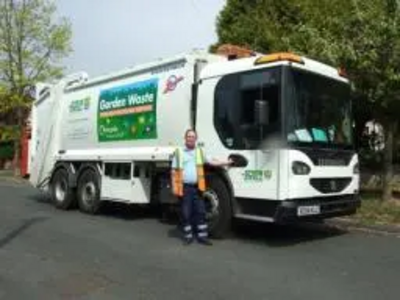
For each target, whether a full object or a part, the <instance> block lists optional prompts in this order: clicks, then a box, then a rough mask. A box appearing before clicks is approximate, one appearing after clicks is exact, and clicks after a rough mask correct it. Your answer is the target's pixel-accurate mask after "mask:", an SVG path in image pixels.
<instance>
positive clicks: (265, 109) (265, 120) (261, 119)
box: [254, 100, 269, 126]
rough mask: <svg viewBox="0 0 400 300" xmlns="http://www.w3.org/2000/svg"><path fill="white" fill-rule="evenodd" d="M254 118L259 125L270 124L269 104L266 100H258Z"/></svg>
mask: <svg viewBox="0 0 400 300" xmlns="http://www.w3.org/2000/svg"><path fill="white" fill-rule="evenodd" d="M254 119H255V122H256V124H257V125H261V126H265V125H268V124H269V105H268V102H267V101H265V100H256V103H255V106H254Z"/></svg>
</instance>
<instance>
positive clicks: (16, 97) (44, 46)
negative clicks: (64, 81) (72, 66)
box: [0, 0, 71, 110]
mask: <svg viewBox="0 0 400 300" xmlns="http://www.w3.org/2000/svg"><path fill="white" fill-rule="evenodd" d="M55 13H56V5H55V2H54V1H50V0H0V83H1V84H2V85H3V88H6V89H7V90H8V91H9V95H12V96H9V97H6V98H0V101H1V102H2V106H3V107H7V106H11V107H20V106H21V105H25V104H26V102H27V101H29V97H27V96H28V95H29V93H30V92H31V89H32V87H33V86H34V85H35V83H37V82H39V81H47V80H50V79H53V78H57V77H59V76H61V75H62V71H63V68H62V67H61V65H60V61H61V59H62V58H63V57H64V56H66V55H68V53H69V52H70V51H71V48H70V39H71V29H70V24H69V23H68V21H67V20H66V19H61V20H56V18H55ZM4 101H6V102H7V103H4ZM6 110H7V109H6Z"/></svg>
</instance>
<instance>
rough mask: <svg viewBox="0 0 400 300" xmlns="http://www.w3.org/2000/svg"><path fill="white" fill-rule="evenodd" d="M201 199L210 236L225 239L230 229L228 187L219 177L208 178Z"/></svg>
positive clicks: (230, 213)
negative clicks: (203, 203)
mask: <svg viewBox="0 0 400 300" xmlns="http://www.w3.org/2000/svg"><path fill="white" fill-rule="evenodd" d="M203 199H204V201H205V205H206V211H207V222H208V227H209V232H210V235H211V236H212V237H214V238H224V237H226V235H227V234H228V232H229V231H230V229H231V220H232V209H231V197H230V193H229V190H228V187H227V186H226V184H225V182H224V180H223V179H222V178H221V177H220V176H212V177H211V178H210V180H209V183H208V188H207V190H206V191H205V192H204V193H203Z"/></svg>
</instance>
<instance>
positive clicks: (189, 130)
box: [185, 128, 197, 137]
mask: <svg viewBox="0 0 400 300" xmlns="http://www.w3.org/2000/svg"><path fill="white" fill-rule="evenodd" d="M190 132H193V133H194V134H195V135H196V137H197V132H196V130H194V129H193V128H189V129H187V130H186V131H185V137H187V135H188V134H189V133H190Z"/></svg>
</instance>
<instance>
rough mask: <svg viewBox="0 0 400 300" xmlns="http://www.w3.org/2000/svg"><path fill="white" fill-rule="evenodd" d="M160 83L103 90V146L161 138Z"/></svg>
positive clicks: (100, 125) (100, 133)
mask: <svg viewBox="0 0 400 300" xmlns="http://www.w3.org/2000/svg"><path fill="white" fill-rule="evenodd" d="M157 95H158V79H151V80H146V81H142V82H137V83H133V84H128V85H124V86H119V87H114V88H111V89H107V90H103V91H102V92H101V93H100V99H99V104H98V122H97V133H98V139H99V141H100V142H110V141H126V140H142V139H155V138H157Z"/></svg>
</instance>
